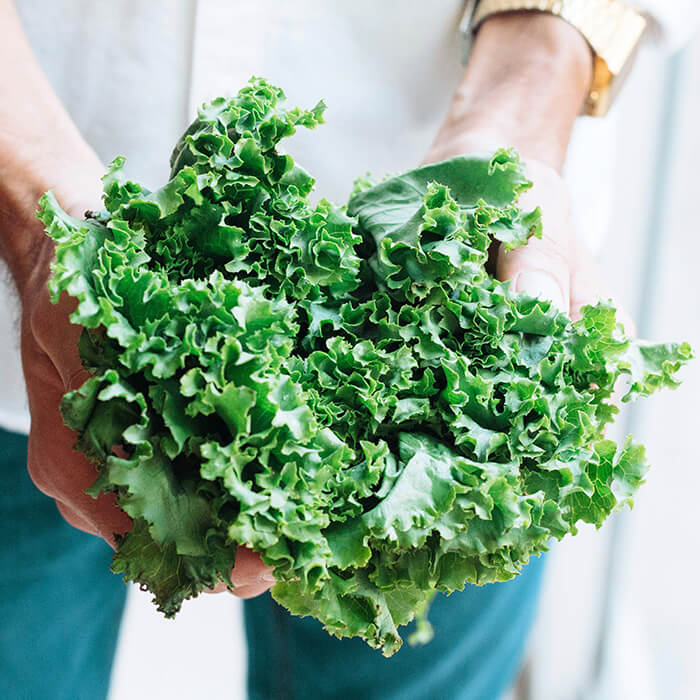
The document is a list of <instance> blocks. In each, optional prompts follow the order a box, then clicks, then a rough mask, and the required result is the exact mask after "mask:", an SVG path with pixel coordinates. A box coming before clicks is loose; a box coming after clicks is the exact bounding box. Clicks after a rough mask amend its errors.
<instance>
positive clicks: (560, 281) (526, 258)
mask: <svg viewBox="0 0 700 700" xmlns="http://www.w3.org/2000/svg"><path fill="white" fill-rule="evenodd" d="M497 275H498V278H499V279H501V280H508V279H509V280H512V288H513V291H516V292H522V293H524V294H528V295H529V296H532V297H538V298H540V299H545V300H547V301H551V302H553V303H554V305H555V306H556V307H557V308H558V309H559V310H560V311H564V312H565V313H568V311H569V303H570V296H571V295H570V285H569V261H568V256H567V254H566V252H565V251H562V250H561V249H560V247H559V246H558V245H557V243H556V241H553V240H551V239H546V238H543V239H542V240H539V239H532V240H530V241H529V242H528V243H527V245H525V246H523V247H522V248H518V249H516V250H510V251H508V252H505V251H504V249H503V247H501V248H500V250H499V252H498V265H497Z"/></svg>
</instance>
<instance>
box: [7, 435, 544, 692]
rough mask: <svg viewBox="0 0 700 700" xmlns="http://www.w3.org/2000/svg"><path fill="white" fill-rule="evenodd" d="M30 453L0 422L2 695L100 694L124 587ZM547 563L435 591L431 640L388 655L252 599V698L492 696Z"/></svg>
mask: <svg viewBox="0 0 700 700" xmlns="http://www.w3.org/2000/svg"><path fill="white" fill-rule="evenodd" d="M26 450H27V441H26V437H24V436H22V435H16V434H13V433H9V432H7V431H4V430H2V429H0V523H2V525H1V528H2V530H1V532H2V537H1V538H0V698H2V699H3V700H83V699H84V700H101V699H102V698H105V697H106V695H107V691H108V687H109V676H110V670H111V665H112V660H113V657H114V650H115V646H116V641H117V636H118V633H119V622H120V619H121V614H122V611H123V608H124V600H125V596H126V587H125V586H124V584H123V583H122V582H121V580H120V579H119V578H118V577H116V576H114V575H113V574H111V573H110V571H109V563H110V559H111V551H110V549H109V548H108V547H107V545H105V544H104V543H103V542H102V541H101V540H98V539H97V538H95V537H92V536H90V535H86V534H84V533H82V532H79V531H77V530H74V529H73V528H71V527H70V526H69V525H67V524H66V523H65V522H64V521H63V520H62V518H61V516H60V515H59V513H58V511H57V510H56V507H55V505H54V503H53V501H51V500H50V499H49V498H46V497H45V496H43V495H42V494H41V493H39V491H37V490H36V489H35V488H34V486H33V485H32V483H31V481H30V479H29V477H28V475H27V471H26ZM542 570H543V560H541V559H540V560H533V561H532V562H531V563H530V564H529V565H528V566H527V567H526V569H525V571H524V572H523V573H522V574H521V575H520V576H519V577H517V578H516V579H514V580H513V581H510V582H508V583H502V584H493V585H489V586H483V587H480V588H478V587H474V586H469V587H467V589H466V590H465V591H464V592H463V593H455V594H453V595H452V596H449V597H438V598H437V599H436V601H435V602H434V604H433V606H432V609H431V614H430V620H431V622H432V623H433V626H434V627H435V639H434V640H433V641H432V642H431V643H430V644H428V645H427V646H425V647H418V648H411V647H409V646H408V645H405V646H404V647H403V648H402V649H401V650H400V651H399V652H398V653H397V654H396V655H395V656H393V657H392V658H391V659H385V658H383V657H382V656H381V654H380V653H379V652H376V651H373V650H371V649H369V648H368V647H366V646H365V644H364V643H362V642H360V641H359V640H357V639H346V640H342V641H341V640H337V639H334V638H331V637H329V636H328V635H327V634H326V633H325V632H324V631H323V630H322V628H321V626H320V624H318V623H317V622H316V621H315V620H312V619H309V618H305V619H300V618H296V617H292V616H291V615H289V614H288V613H287V612H286V611H285V610H283V609H282V608H280V607H279V606H278V605H277V604H276V603H274V602H273V601H272V599H271V598H270V596H269V595H264V596H260V597H259V598H256V599H254V600H251V601H247V602H246V603H245V624H246V635H247V641H248V650H249V661H248V692H249V697H250V699H251V700H316V699H321V698H337V699H340V700H346V699H347V700H351V699H352V700H354V698H359V699H360V700H374V699H375V698H376V700H442V699H444V700H497V698H498V697H499V696H500V695H501V693H502V692H503V691H504V690H506V689H507V688H508V686H509V685H510V684H511V683H512V682H513V680H514V677H515V675H516V674H517V671H518V668H519V666H520V663H521V661H522V655H523V650H524V645H525V640H526V637H527V633H528V630H529V628H530V626H531V623H532V618H533V613H534V607H535V603H536V600H537V594H538V591H539V588H540V583H541V578H542ZM164 671H167V669H164ZM241 672H243V669H241ZM135 700H137V699H135ZM172 700H180V699H179V698H173V699H172ZM183 700H184V699H183ZM187 700H189V699H187ZM222 700H225V699H223V698H222Z"/></svg>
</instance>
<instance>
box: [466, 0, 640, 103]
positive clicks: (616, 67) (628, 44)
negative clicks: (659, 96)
mask: <svg viewBox="0 0 700 700" xmlns="http://www.w3.org/2000/svg"><path fill="white" fill-rule="evenodd" d="M527 10H529V11H537V12H547V13H549V14H552V15H556V16H558V17H561V18H562V19H563V20H565V21H567V22H568V23H569V24H571V25H572V26H573V27H575V28H576V29H578V31H579V32H580V33H581V34H582V35H583V37H584V38H585V39H586V41H587V42H588V43H589V45H590V46H591V49H592V50H593V80H592V83H591V89H590V91H589V94H588V97H587V99H586V104H585V106H584V113H585V114H589V115H591V116H603V115H604V114H605V113H606V112H607V111H608V109H609V107H610V105H611V104H612V102H613V99H614V97H615V95H616V94H617V92H618V90H619V88H620V86H621V85H622V83H623V82H624V78H625V76H626V74H627V72H628V70H629V68H630V67H631V65H632V62H633V59H634V55H635V53H636V49H637V47H638V46H639V43H640V40H641V37H642V35H643V34H644V31H645V29H646V25H647V22H646V20H645V19H644V17H643V16H642V15H641V14H639V13H638V12H637V11H636V10H634V9H632V8H631V7H629V6H628V5H626V4H625V3H623V2H621V1H620V0H478V1H475V0H471V2H469V3H468V5H467V10H466V12H465V15H464V20H463V30H466V31H468V32H469V34H470V35H471V34H473V33H474V32H475V31H476V30H477V29H478V28H479V25H480V24H481V23H482V22H483V21H484V20H485V19H486V18H487V17H490V16H492V15H494V14H499V13H503V12H517V11H527ZM467 25H468V27H469V28H468V29H466V27H467Z"/></svg>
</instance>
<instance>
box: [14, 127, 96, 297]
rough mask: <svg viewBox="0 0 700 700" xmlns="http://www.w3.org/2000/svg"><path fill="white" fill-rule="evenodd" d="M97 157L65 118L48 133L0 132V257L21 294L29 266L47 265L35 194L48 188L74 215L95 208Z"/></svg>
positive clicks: (28, 277) (30, 270)
mask: <svg viewBox="0 0 700 700" xmlns="http://www.w3.org/2000/svg"><path fill="white" fill-rule="evenodd" d="M103 172H104V168H103V167H102V165H101V163H100V160H99V158H98V157H97V156H96V155H95V153H94V151H92V149H91V148H90V147H89V146H88V145H87V143H85V141H84V140H83V139H82V137H80V135H79V133H78V132H77V129H76V128H75V127H74V126H73V125H72V123H71V124H70V128H68V129H64V130H58V129H55V130H54V131H52V133H51V135H50V136H49V135H48V134H45V135H41V136H38V137H37V138H35V139H34V140H31V139H28V138H26V134H25V135H24V136H22V135H21V133H20V132H19V131H18V132H17V133H16V134H14V133H13V132H11V131H10V130H9V129H5V131H4V132H3V133H2V134H1V135H0V257H1V258H2V259H3V260H4V261H5V262H6V263H7V266H8V268H9V270H10V273H11V275H12V277H13V279H14V281H15V284H16V286H17V288H18V291H19V292H20V296H23V294H24V290H25V289H26V288H27V287H28V283H29V281H30V280H31V278H32V275H33V273H34V272H40V273H42V274H43V271H44V270H45V268H46V264H47V263H48V261H49V259H50V257H51V255H52V253H51V249H52V246H51V242H50V240H49V239H48V237H47V236H46V235H45V233H44V228H43V225H42V224H41V222H40V221H39V220H38V219H37V218H36V211H37V208H38V202H39V198H40V197H41V195H42V194H44V192H46V191H47V190H49V189H53V190H54V192H55V194H56V197H57V198H58V199H59V201H60V202H61V205H62V206H63V208H64V209H65V210H66V211H68V212H69V213H72V214H75V215H76V216H82V214H83V212H84V211H85V210H86V209H90V208H97V207H98V206H99V201H100V199H99V197H100V192H101V188H100V184H101V183H100V177H101V176H102V174H103Z"/></svg>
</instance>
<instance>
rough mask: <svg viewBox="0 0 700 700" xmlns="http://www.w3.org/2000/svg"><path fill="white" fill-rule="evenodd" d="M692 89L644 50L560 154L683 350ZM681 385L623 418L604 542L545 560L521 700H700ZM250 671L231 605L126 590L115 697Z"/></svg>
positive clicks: (689, 440)
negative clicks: (627, 458) (637, 474)
mask: <svg viewBox="0 0 700 700" xmlns="http://www.w3.org/2000/svg"><path fill="white" fill-rule="evenodd" d="M699 86H700V40H695V41H694V42H693V43H692V44H690V45H689V46H688V47H687V48H685V49H684V50H683V51H681V52H679V53H676V54H674V55H671V56H662V55H661V54H660V53H658V50H656V49H654V48H653V47H649V46H647V47H645V48H644V49H643V50H642V51H641V53H640V55H639V57H638V60H637V64H636V67H635V70H634V72H633V74H632V76H631V77H630V80H629V82H628V84H627V85H626V87H625V90H624V92H623V94H622V96H621V97H620V99H619V100H618V102H617V103H616V105H615V107H614V109H613V111H612V112H611V114H610V115H609V117H608V118H607V119H606V120H605V121H604V123H603V122H593V121H591V120H580V125H579V131H580V132H582V133H580V134H578V135H577V140H576V141H575V144H574V146H573V147H572V151H571V153H570V159H569V178H570V184H571V188H572V191H573V194H574V198H575V201H576V203H577V216H578V220H579V221H580V226H581V229H582V233H583V234H584V237H585V239H586V240H587V241H589V243H590V244H591V247H592V248H593V249H594V252H595V253H596V255H597V257H598V258H599V260H600V262H601V264H602V265H603V267H604V269H605V273H606V277H607V279H608V281H609V282H610V284H611V286H612V288H613V291H614V293H615V294H616V296H617V299H618V301H619V302H620V303H622V304H623V305H624V306H626V307H627V309H628V310H629V311H630V313H631V314H632V315H633V316H634V318H635V319H636V322H637V325H638V329H639V333H640V335H642V336H644V337H648V338H651V339H658V340H687V341H689V342H690V343H691V344H692V345H693V347H694V348H695V349H696V351H697V350H698V349H700V315H699V314H698V309H700V273H699V272H698V270H696V260H695V254H696V253H697V254H698V258H699V259H700V237H699V236H698V233H699V232H698V223H697V220H698V217H697V213H696V211H697V209H698V205H699V204H700V184H699V182H698V180H699V177H698V165H697V164H698V163H700V133H698V128H697V125H698V124H700V87H699ZM202 92H203V93H204V94H203V95H202V96H205V95H206V92H205V89H204V87H203V88H202ZM197 97H199V96H197ZM290 97H292V98H293V97H294V96H293V95H291V96H290ZM592 141H595V142H596V144H597V146H596V147H597V148H599V149H600V158H599V163H600V168H599V169H598V170H596V172H591V169H590V167H589V168H582V169H577V167H576V164H577V162H580V161H582V160H583V159H586V158H587V159H588V160H589V161H590V158H591V154H590V152H587V151H588V148H589V144H590V143H591V142H592ZM292 150H293V149H292ZM601 171H602V172H601ZM581 172H582V173H583V175H581V174H579V173H581ZM609 183H612V185H610V184H609ZM603 222H610V223H606V224H605V225H603ZM682 376H683V379H684V384H683V386H682V387H681V388H680V389H678V390H677V391H676V392H666V393H663V394H661V395H659V396H657V397H654V400H653V401H651V402H648V403H644V402H642V403H641V404H639V405H637V406H636V407H635V408H634V409H633V410H627V411H625V412H623V413H622V415H621V416H620V417H619V420H618V423H617V425H616V434H614V435H613V436H612V437H614V438H616V439H617V438H619V437H621V436H623V435H625V434H627V433H630V432H632V433H634V434H635V435H636V437H637V438H638V439H639V440H641V441H642V442H644V443H645V444H646V446H647V449H648V456H649V460H650V462H651V464H652V470H651V472H650V474H649V477H648V481H647V484H646V486H645V487H644V488H643V489H642V491H641V493H640V495H639V497H638V499H637V503H636V506H635V508H634V510H633V511H632V512H629V511H626V512H623V513H621V514H619V515H618V516H616V517H615V518H613V519H611V520H610V521H609V522H608V523H607V524H606V525H605V527H603V528H602V530H601V531H599V532H595V531H594V530H591V529H588V528H582V530H581V532H580V534H579V535H578V536H577V537H576V538H569V539H567V540H565V541H564V542H562V543H558V544H556V545H555V546H554V547H553V549H552V551H551V553H550V554H549V555H548V560H549V563H548V579H547V584H546V587H545V591H544V594H543V596H542V599H541V601H540V612H539V616H538V621H537V624H536V627H535V630H534V632H533V635H532V638H531V641H530V647H529V653H528V658H527V661H526V664H525V667H524V670H523V673H522V674H521V676H520V679H519V681H518V684H517V687H516V688H515V689H514V690H513V692H512V694H511V696H512V698H514V699H515V700H550V699H551V700H574V699H575V700H582V699H585V700H588V699H591V700H626V699H627V698H629V699H630V700H632V699H633V700H691V699H693V700H695V699H696V698H700V596H698V595H697V582H696V579H697V576H698V574H700V563H699V562H698V557H697V554H696V552H695V545H696V543H695V539H694V536H693V535H692V533H693V531H694V527H695V525H696V522H697V518H698V511H699V510H700V508H699V507H698V506H697V505H696V502H697V494H698V493H700V468H699V465H698V457H697V450H696V446H695V440H696V435H697V434H698V432H700V425H699V421H698V418H699V417H700V409H698V404H697V398H696V397H697V396H698V395H699V393H700V362H698V361H696V362H694V363H692V364H691V366H690V367H689V368H686V370H685V371H684V373H683V375H682ZM696 431H697V432H696ZM163 669H167V675H166V676H163V675H162V673H163ZM244 669H245V648H244V643H243V634H242V620H241V609H240V604H239V603H238V601H237V600H236V599H234V598H233V597H232V596H228V595H219V596H203V597H202V598H200V599H198V600H196V601H189V602H188V603H186V604H185V606H184V608H183V611H182V613H181V614H180V615H179V617H178V618H177V620H175V621H169V620H164V619H163V618H162V617H161V616H160V615H159V614H158V613H157V612H156V611H155V608H154V607H153V606H152V605H151V603H150V601H149V596H148V594H145V593H141V592H140V591H139V590H138V589H137V588H135V587H133V588H132V589H131V590H130V597H129V604H128V607H127V613H126V617H125V619H124V623H123V633H122V636H121V641H120V646H119V651H118V655H117V660H116V665H115V669H114V674H113V688H112V693H111V700H133V698H145V697H168V698H170V699H171V700H179V699H184V698H193V697H209V696H211V697H225V698H230V699H231V700H238V699H239V698H243V697H244V692H243V688H244V682H245V678H244Z"/></svg>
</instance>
